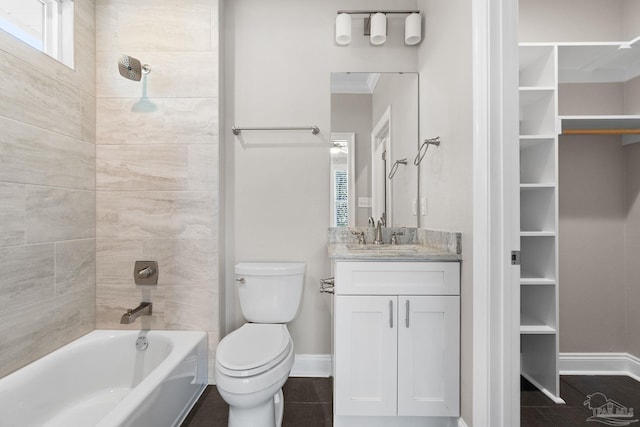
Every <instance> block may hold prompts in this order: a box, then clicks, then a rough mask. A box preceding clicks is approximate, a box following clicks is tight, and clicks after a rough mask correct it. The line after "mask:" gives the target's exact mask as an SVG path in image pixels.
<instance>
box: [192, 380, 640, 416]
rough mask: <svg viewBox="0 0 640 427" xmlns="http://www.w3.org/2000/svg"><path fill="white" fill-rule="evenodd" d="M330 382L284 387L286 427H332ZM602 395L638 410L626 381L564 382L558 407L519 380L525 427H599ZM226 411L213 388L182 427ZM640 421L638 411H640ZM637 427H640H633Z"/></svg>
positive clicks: (638, 394)
mask: <svg viewBox="0 0 640 427" xmlns="http://www.w3.org/2000/svg"><path fill="white" fill-rule="evenodd" d="M331 388H332V385H331V379H330V378H289V380H288V381H287V383H286V384H285V385H284V388H283V391H284V401H285V408H284V420H283V423H282V425H283V427H299V426H305V427H331V426H332V418H333V412H332V404H331V400H332V397H331V396H332V391H331ZM597 392H600V393H602V394H604V395H605V396H606V397H607V398H609V399H611V400H614V401H616V402H617V403H619V404H621V405H623V406H625V407H627V408H640V382H638V381H636V380H634V379H633V378H630V377H625V376H603V375H599V376H588V375H584V376H583V375H580V376H564V375H563V376H561V377H560V397H562V398H563V399H564V400H565V402H566V404H564V405H558V404H555V403H554V402H553V401H551V400H550V399H549V398H547V397H546V396H545V395H544V394H542V392H540V391H539V390H538V389H536V388H535V387H534V386H533V385H531V383H529V382H528V381H527V380H525V379H524V378H522V379H521V393H520V400H521V427H583V426H584V427H595V426H598V425H605V424H602V423H598V422H593V421H587V419H588V418H589V417H590V416H592V415H593V411H591V410H590V409H589V408H587V407H586V406H584V405H583V402H584V401H585V400H586V399H587V396H588V395H590V394H593V393H597ZM228 410H229V409H228V406H227V404H226V403H225V402H224V401H223V400H222V398H221V397H220V395H219V394H218V392H217V390H216V388H215V386H209V387H207V389H206V390H205V392H204V393H203V394H202V396H201V397H200V399H199V400H198V402H197V403H196V405H195V406H194V407H193V409H192V410H191V412H190V413H189V415H188V416H187V419H186V420H185V421H184V423H183V424H182V427H226V426H227V413H228ZM638 411H639V413H638V417H634V419H636V418H640V409H639V410H638ZM633 424H634V425H640V421H639V422H638V424H636V423H633Z"/></svg>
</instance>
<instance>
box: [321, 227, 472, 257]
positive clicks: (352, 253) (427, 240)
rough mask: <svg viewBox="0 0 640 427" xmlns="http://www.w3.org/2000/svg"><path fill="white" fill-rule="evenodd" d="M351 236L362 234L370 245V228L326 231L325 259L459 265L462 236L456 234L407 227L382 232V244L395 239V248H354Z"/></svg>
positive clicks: (354, 244) (392, 246)
mask: <svg viewBox="0 0 640 427" xmlns="http://www.w3.org/2000/svg"><path fill="white" fill-rule="evenodd" d="M353 232H363V233H364V235H365V240H366V241H367V242H371V241H373V234H372V233H373V228H355V227H354V228H330V229H329V240H328V252H329V257H330V258H331V259H332V260H333V261H336V260H353V261H461V260H462V235H461V233H456V232H447V231H437V230H426V229H416V228H408V227H402V228H400V227H396V228H384V229H383V241H385V242H390V241H391V234H392V233H401V234H399V235H398V244H397V245H390V244H384V245H374V244H370V243H368V244H364V245H363V244H358V243H356V242H355V240H354V236H353Z"/></svg>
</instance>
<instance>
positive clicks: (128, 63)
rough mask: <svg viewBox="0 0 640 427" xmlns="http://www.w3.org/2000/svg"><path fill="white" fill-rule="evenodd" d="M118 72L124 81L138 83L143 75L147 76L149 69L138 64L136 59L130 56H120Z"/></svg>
mask: <svg viewBox="0 0 640 427" xmlns="http://www.w3.org/2000/svg"><path fill="white" fill-rule="evenodd" d="M118 71H120V75H121V76H122V77H124V78H125V79H129V80H134V81H136V82H139V81H140V79H141V78H142V75H143V74H149V73H150V72H151V67H149V65H147V64H142V63H140V61H139V60H138V59H136V58H134V57H132V56H129V55H120V60H118Z"/></svg>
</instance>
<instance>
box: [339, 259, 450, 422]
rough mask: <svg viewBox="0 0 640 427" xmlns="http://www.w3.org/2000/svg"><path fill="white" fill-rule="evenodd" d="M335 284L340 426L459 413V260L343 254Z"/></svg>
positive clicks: (413, 419) (419, 419)
mask: <svg viewBox="0 0 640 427" xmlns="http://www.w3.org/2000/svg"><path fill="white" fill-rule="evenodd" d="M335 283H336V286H335V294H336V295H335V300H334V364H335V372H334V414H335V419H334V425H336V426H339V425H370V426H374V425H397V426H404V425H440V424H438V423H435V424H433V423H431V424H430V423H427V424H425V420H426V418H425V417H457V416H459V384H460V380H459V377H460V373H459V361H460V296H459V289H460V265H459V263H458V262H395V261H389V262H375V261H374V262H351V261H346V262H345V261H340V262H336V263H335ZM376 417H377V418H376ZM381 417H384V418H381ZM387 417H394V418H393V419H391V418H387ZM443 420H444V419H443ZM447 420H448V418H447ZM376 422H378V424H377V423H376Z"/></svg>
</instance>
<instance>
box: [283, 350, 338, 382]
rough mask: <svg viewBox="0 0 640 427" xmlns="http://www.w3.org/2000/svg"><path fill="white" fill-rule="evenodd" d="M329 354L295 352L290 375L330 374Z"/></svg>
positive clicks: (327, 375) (322, 375) (324, 376)
mask: <svg viewBox="0 0 640 427" xmlns="http://www.w3.org/2000/svg"><path fill="white" fill-rule="evenodd" d="M331 360H332V359H331V355H330V354H296V357H295V360H294V362H293V368H291V374H289V376H290V377H322V378H327V377H330V376H331V372H332V370H331Z"/></svg>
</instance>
